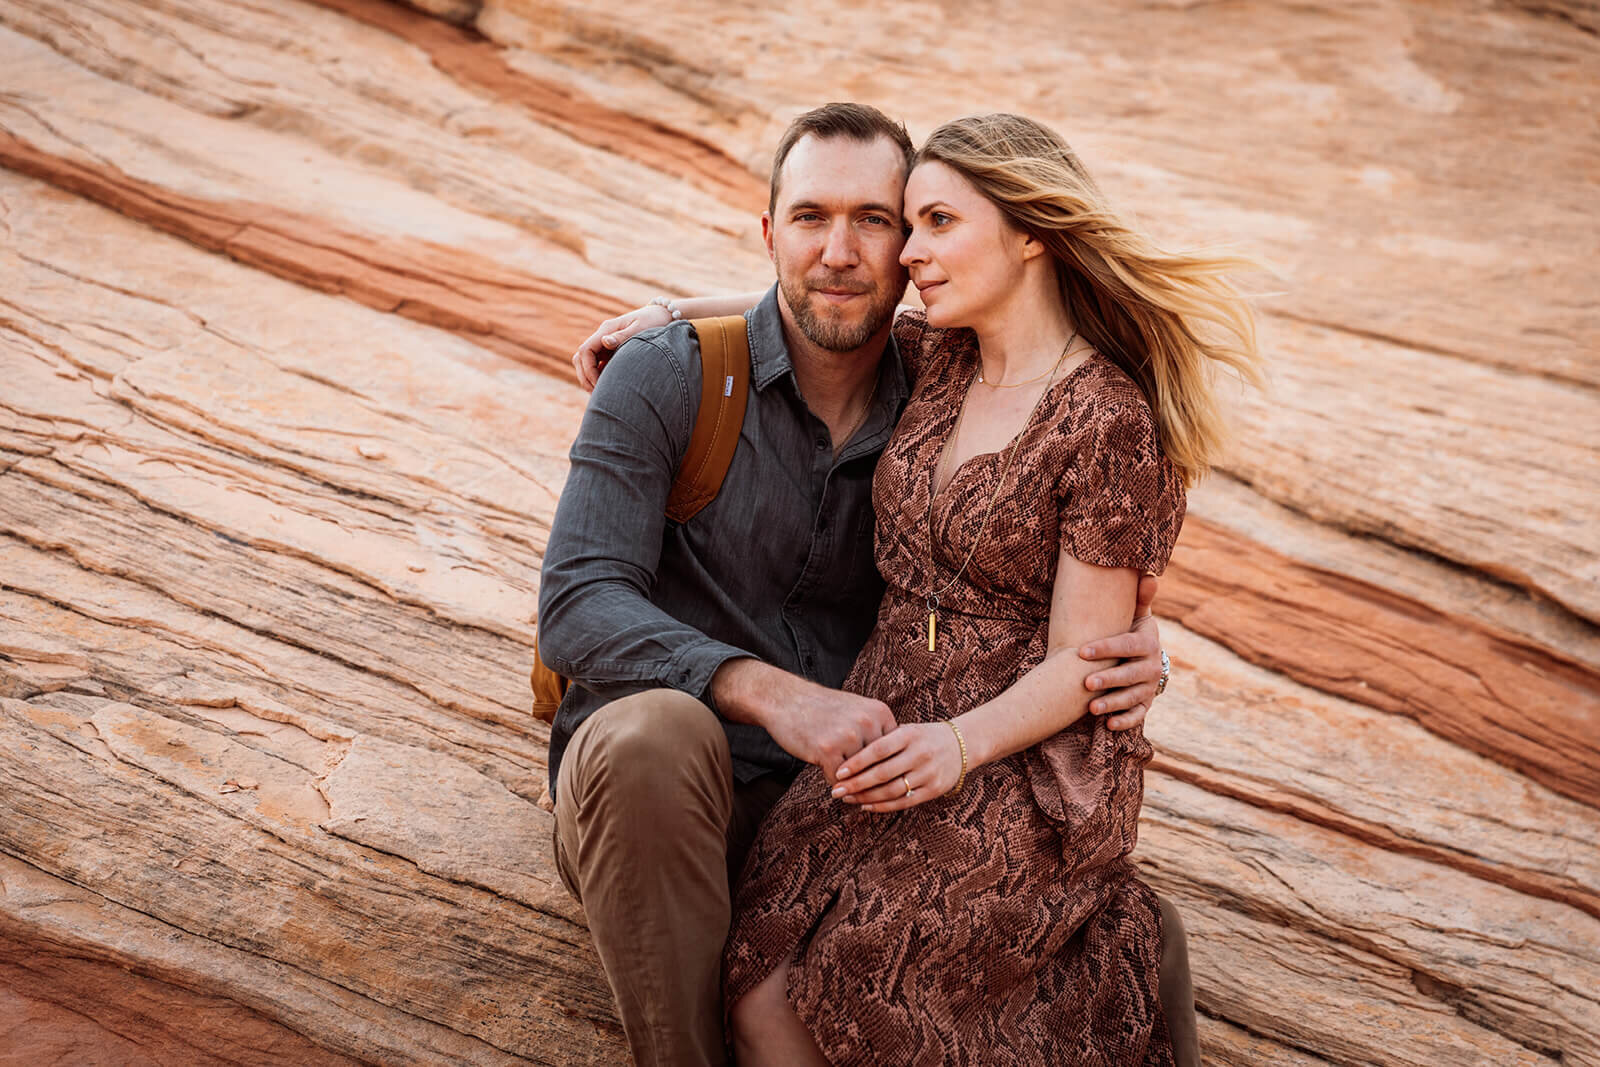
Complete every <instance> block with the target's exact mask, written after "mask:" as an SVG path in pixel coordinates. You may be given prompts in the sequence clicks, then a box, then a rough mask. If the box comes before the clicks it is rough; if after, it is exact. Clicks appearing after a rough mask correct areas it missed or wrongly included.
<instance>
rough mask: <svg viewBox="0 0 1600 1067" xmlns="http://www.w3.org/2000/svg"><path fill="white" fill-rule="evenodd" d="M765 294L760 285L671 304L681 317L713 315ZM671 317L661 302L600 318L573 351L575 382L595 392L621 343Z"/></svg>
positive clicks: (733, 311) (736, 311)
mask: <svg viewBox="0 0 1600 1067" xmlns="http://www.w3.org/2000/svg"><path fill="white" fill-rule="evenodd" d="M765 295H766V290H764V289H763V290H761V291H760V292H756V293H739V294H737V295H735V296H690V297H685V298H683V299H682V300H674V301H672V304H673V307H675V308H676V309H677V311H678V316H679V317H681V318H685V319H712V318H717V317H719V316H722V315H742V314H743V313H744V312H746V311H749V310H750V309H751V308H753V307H755V306H756V305H757V304H759V303H760V302H761V298H762V297H763V296H765ZM672 320H673V315H672V312H671V311H669V310H668V309H667V308H666V307H665V306H663V305H662V304H646V305H645V306H644V307H640V308H634V309H633V310H632V311H625V312H623V313H622V314H621V315H618V316H617V317H616V318H614V319H607V320H606V321H604V322H602V323H601V324H600V325H599V326H598V327H597V328H596V329H595V331H594V333H591V334H590V335H589V336H588V337H586V338H584V341H583V344H581V345H579V346H578V351H577V352H575V353H573V356H572V369H573V371H574V373H576V374H577V376H578V384H579V385H581V386H583V388H584V391H585V392H590V393H592V392H594V386H595V383H596V382H598V381H599V380H600V371H601V369H602V368H603V367H604V366H605V363H606V360H608V359H610V358H611V356H612V354H613V353H615V352H616V350H617V349H619V348H621V347H622V345H623V342H625V341H627V340H628V338H630V337H632V336H634V335H635V334H637V333H639V332H640V331H641V330H648V329H651V328H653V327H656V326H665V325H667V324H668V323H670V322H672Z"/></svg>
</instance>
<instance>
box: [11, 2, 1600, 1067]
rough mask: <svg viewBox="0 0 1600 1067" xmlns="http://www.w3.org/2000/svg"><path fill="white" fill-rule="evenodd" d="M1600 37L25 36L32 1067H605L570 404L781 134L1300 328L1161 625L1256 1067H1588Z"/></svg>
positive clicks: (748, 202)
mask: <svg viewBox="0 0 1600 1067" xmlns="http://www.w3.org/2000/svg"><path fill="white" fill-rule="evenodd" d="M1597 28H1600V16H1597V13H1596V8H1595V6H1594V5H1593V4H1591V3H1583V2H1562V3H1549V4H1545V3H1515V4H1514V3H1497V2H1490V0H1471V2H1468V3H1463V4H1455V5H1430V4H1421V3H1400V2H1396V0H1373V2H1371V3H1364V4H1360V5H1346V6H1343V7H1334V8H1327V7H1314V6H1311V7H1308V6H1301V7H1282V6H1277V5H1266V4H1261V3H1255V2H1244V3H1233V4H1194V3H1183V2H1173V3H1157V4H1149V5H1144V6H1141V7H1128V6H1127V5H1119V4H1110V3H1101V4H1091V5H1073V6H1071V7H1070V8H1068V9H1066V10H1063V9H1061V8H1060V7H1059V5H1046V4H1037V5H1029V6H1017V5H1010V6H993V5H990V6H987V7H979V8H971V7H970V6H969V7H966V8H960V7H939V6H927V5H922V6H904V5H902V6H899V7H894V6H891V7H888V8H883V7H865V8H861V7H856V6H850V5H844V4H841V3H835V2H833V0H826V2H823V3H821V4H820V5H811V6H810V7H808V8H806V9H805V10H804V11H801V10H800V9H781V8H779V9H774V8H770V7H768V6H766V5H756V4H753V3H745V4H726V3H718V4H710V3H692V4H689V5H678V6H676V7H672V8H661V9H653V10H652V12H651V13H650V14H649V15H648V16H645V17H641V15H640V13H639V12H638V10H637V9H636V8H635V7H634V6H632V5H627V4H622V3H618V2H616V0H601V2H597V3H589V4H585V5H581V6H578V5H556V4H548V3H542V2H535V0H482V2H479V0H427V2H420V0H419V2H418V3H416V4H415V5H413V6H411V7H406V6H402V5H399V4H391V3H386V2H384V0H319V2H317V3H311V2H306V0H272V2H270V3H259V2H246V0H43V2H39V0H0V62H3V67H0V69H3V70H4V71H5V73H4V74H3V75H0V1063H7V1064H9V1063H17V1064H23V1063H26V1064H30V1065H31V1064H35V1063H45V1064H50V1063H60V1064H68V1063H71V1064H82V1063H119V1064H120V1063H139V1062H185V1063H208V1062H240V1063H281V1062H294V1063H335V1062H348V1061H351V1060H355V1061H363V1062H374V1063H430V1064H431V1063H473V1064H477V1063H517V1062H533V1063H614V1062H618V1061H619V1060H621V1059H622V1058H624V1057H625V1052H624V1051H623V1050H622V1045H621V1041H620V1033H619V1031H618V1028H617V1024H616V1022H615V1018H614V1015H613V1013H612V1011H611V1007H610V1003H609V994H608V992H607V990H606V987H605V985H604V981H603V979H602V978H601V976H600V974H599V972H598V969H597V965H596V962H595V959H594V955H593V952H592V949H591V948H590V946H589V944H588V941H587V938H586V936H585V933H584V930H583V916H582V913H581V909H579V908H577V907H576V906H575V905H574V904H573V903H572V902H571V901H570V900H569V899H568V898H567V896H566V894H565V892H564V891H563V890H562V889H561V887H560V884H559V881H558V880H557V879H556V877H555V875H554V872H553V870H552V868H551V864H550V858H549V854H548V844H547V842H548V832H549V825H548V816H547V815H546V814H545V813H543V812H542V811H540V810H539V809H538V807H537V805H536V803H535V802H536V800H537V798H538V796H539V793H540V791H541V786H542V781H543V778H544V774H545V766H544V744H545V740H546V737H547V734H546V732H545V730H544V728H543V727H542V726H540V725H539V724H537V723H535V722H533V721H532V720H531V719H530V718H529V717H528V715H527V713H526V693H525V690H524V686H525V675H526V668H527V664H528V660H529V658H530V654H531V633H532V630H531V615H532V612H533V609H534V605H535V600H536V593H537V587H538V567H539V559H540V554H541V552H542V548H543V543H544V536H545V531H546V530H547V528H548V525H547V524H548V521H549V518H550V515H551V513H552V509H553V507H554V502H555V499H556V497H557V496H558V495H559V492H560V486H561V482H562V479H563V477H564V472H565V451H566V446H567V443H568V441H569V439H570V436H571V434H572V431H573V430H574V428H575V427H576V425H577V420H578V417H579V415H580V413H581V406H582V397H581V395H580V394H579V393H578V392H577V390H576V389H575V388H574V387H573V386H571V385H570V384H569V383H568V382H567V380H566V377H565V373H564V370H563V367H564V360H565V356H566V354H567V353H568V352H570V350H571V348H572V346H573V345H574V344H575V342H576V340H577V339H578V338H579V337H580V336H581V335H582V334H583V333H584V332H586V330H587V328H588V326H589V325H590V324H591V323H592V322H593V321H594V320H595V319H596V318H597V317H599V316H602V315H604V314H607V313H609V312H611V311H613V310H615V309H619V308H622V307H626V306H630V305H633V304H635V303H638V302H640V301H642V300H644V299H646V298H648V297H649V296H650V295H652V294H654V293H656V292H661V291H669V292H705V291H719V290H729V289H745V288H751V287H754V286H759V285H761V284H764V283H765V281H766V280H767V279H768V278H769V277H770V266H769V265H768V264H767V262H766V259H765V256H764V253H763V252H762V250H761V248H760V244H759V240H758V229H757V227H756V225H755V216H756V214H757V213H759V211H760V208H761V207H762V206H763V203H764V200H765V165H766V159H767V156H768V153H769V152H770V150H771V147H772V145H773V144H774V142H775V141H776V138H777V135H778V133H779V131H781V129H782V127H783V125H784V124H785V123H786V122H787V120H788V118H789V117H790V116H792V115H793V114H794V113H796V112H797V111H799V110H801V109H803V108H804V107H807V106H810V105H812V104H815V103H817V102H820V101H822V100H826V99H835V98H858V99H865V100H870V101H873V102H876V103H879V104H881V105H883V106H885V107H887V108H888V109H890V110H891V111H893V112H895V113H897V114H900V115H902V116H904V117H905V118H906V119H907V121H908V122H909V123H910V125H911V128H912V132H913V134H914V135H921V134H925V133H926V132H927V131H928V130H930V129H931V128H932V127H933V126H934V125H935V124H936V123H937V122H939V121H940V120H942V119H945V118H948V117H951V116H953V115H958V114H963V113H969V112H972V111H976V110H992V109H1013V110H1019V111H1023V112H1026V113H1029V114H1033V115H1036V116H1039V117H1041V118H1043V119H1046V120H1047V121H1050V122H1052V123H1054V124H1055V125H1057V126H1058V127H1059V128H1061V129H1062V130H1063V132H1065V133H1066V134H1067V135H1068V136H1069V137H1070V138H1071V139H1072V140H1073V141H1074V142H1075V143H1076V144H1077V145H1078V146H1079V148H1080V150H1081V151H1082V152H1083V153H1084V155H1085V156H1086V158H1087V159H1088V161H1089V162H1090V165H1091V166H1092V167H1093V168H1094V169H1095V171H1096V173H1097V174H1098V175H1099V176H1100V177H1101V178H1102V181H1103V184H1104V185H1106V186H1107V188H1108V190H1109V191H1110V192H1111V193H1112V195H1113V196H1114V197H1115V198H1117V199H1118V200H1119V201H1120V202H1121V203H1123V204H1124V205H1126V206H1127V207H1128V208H1130V209H1131V210H1133V211H1135V212H1136V213H1137V214H1138V215H1139V216H1140V217H1141V218H1143V219H1144V220H1145V221H1146V222H1147V223H1148V224H1149V225H1150V226H1151V227H1152V228H1153V229H1154V230H1156V231H1157V232H1158V234H1160V235H1162V236H1163V237H1165V238H1169V239H1170V238H1179V237H1181V238H1184V239H1226V240H1231V241H1236V242H1237V243H1239V244H1241V245H1243V246H1244V247H1245V248H1246V250H1249V251H1253V252H1256V253H1258V254H1262V255H1264V256H1266V257H1267V258H1268V259H1269V260H1271V261H1272V262H1273V264H1274V265H1275V266H1276V267H1277V268H1278V270H1279V271H1280V273H1281V274H1282V275H1283V278H1282V280H1281V282H1279V283H1276V285H1277V288H1278V289H1280V290H1281V292H1280V293H1279V294H1278V295H1274V296H1271V297H1269V298H1266V299H1264V300H1263V302H1262V310H1263V318H1262V336H1263V339H1264V341H1265V344H1266V347H1267V350H1268V351H1269V353H1270V354H1271V356H1272V359H1273V365H1274V388H1273V390H1272V392H1271V393H1270V394H1268V395H1267V396H1265V397H1246V398H1243V399H1242V400H1241V401H1240V405H1241V406H1240V415H1239V424H1240V435H1239V440H1238V442H1237V446H1236V447H1235V449H1234V451H1233V452H1232V453H1231V455H1230V458H1229V461H1228V463H1227V464H1226V466H1225V468H1224V470H1223V471H1221V472H1220V473H1219V474H1218V475H1217V476H1215V477H1214V478H1213V479H1212V480H1211V481H1210V482H1208V483H1207V484H1206V485H1205V486H1204V487H1203V488H1202V489H1201V490H1200V491H1198V492H1197V493H1196V494H1195V495H1194V497H1193V500H1192V508H1191V519H1190V521H1189V524H1188V526H1187V528H1186V530H1185V533H1184V537H1183V541H1182V543H1181V544H1180V546H1179V550H1178V553H1177V555H1176V557H1175V559H1174V563H1173V567H1172V570H1171V572H1170V575H1169V578H1168V579H1167V580H1166V581H1165V582H1164V584H1163V593H1162V599H1161V602H1160V604H1159V605H1158V610H1159V611H1160V612H1161V613H1162V614H1163V616H1164V623H1163V633H1164V635H1165V639H1166V643H1167V645H1168V647H1169V649H1170V650H1171V651H1172V654H1173V657H1174V660H1175V663H1176V665H1177V668H1178V673H1177V676H1176V679H1175V681H1174V685H1173V688H1172V689H1171V690H1170V691H1169V694H1168V695H1167V696H1166V697H1164V698H1163V699H1162V701H1161V702H1160V704H1159V705H1158V707H1157V710H1156V712H1155V714H1154V717H1153V718H1152V720H1151V723H1150V729H1149V732H1150V735H1151V737H1152V740H1154V741H1155V742H1156V745H1157V748H1158V756H1157V760H1156V763H1155V764H1154V766H1153V768H1152V770H1151V773H1150V774H1149V776H1148V788H1147V802H1146V812H1145V820H1144V834H1143V835H1142V839H1141V844H1140V857H1141V861H1142V863H1143V864H1144V866H1145V869H1146V871H1147V872H1148V874H1149V876H1150V878H1151V879H1152V880H1153V881H1154V882H1156V884H1158V885H1159V886H1160V887H1161V888H1162V889H1163V891H1165V892H1168V893H1170V894H1172V895H1173V896H1174V897H1176V898H1177V899H1178V900H1179V902H1180V905H1181V907H1182V908H1183V911H1184V914H1185V917H1186V920H1187V923H1188V927H1189V932H1190V937H1191V940H1192V955H1193V961H1194V968H1195V981H1196V988H1197V994H1198V1001H1199V1007H1200V1010H1201V1013H1202V1037H1203V1039H1204V1041H1205V1044H1206V1048H1207V1051H1208V1058H1209V1060H1210V1061H1211V1062H1216V1063H1224V1064H1283V1065H1304V1064H1322V1063H1384V1064H1419V1065H1421V1064H1427V1065H1433V1064H1479V1063H1492V1064H1502V1063H1528V1064H1555V1063H1562V1064H1568V1065H1573V1064H1591V1065H1593V1064H1600V994H1597V993H1596V990H1600V844H1597V841H1600V810H1597V809H1600V534H1597V533H1596V531H1597V530H1600V522H1597V520H1600V508H1597V506H1596V499H1597V498H1596V494H1595V487H1596V486H1597V485H1600V454H1597V448H1596V444H1595V442H1596V441H1600V293H1597V290H1596V286H1595V283H1594V280H1593V270H1592V264H1593V262H1594V261H1595V258H1596V256H1597V254H1600V229H1597V228H1596V226H1595V225H1594V221H1593V217H1594V215H1593V212H1594V207H1593V205H1594V203H1595V202H1596V194H1597V192H1600V135H1597V132H1596V127H1595V124H1594V122H1593V119H1592V116H1593V115H1594V114H1595V113H1596V110H1597V106H1600V62H1596V60H1597V58H1600V57H1597V53H1600V44H1597V38H1596V36H1595V33H1596V30H1597Z"/></svg>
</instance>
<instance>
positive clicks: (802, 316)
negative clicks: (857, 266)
mask: <svg viewBox="0 0 1600 1067" xmlns="http://www.w3.org/2000/svg"><path fill="white" fill-rule="evenodd" d="M778 287H779V288H780V289H781V290H783V299H784V301H785V302H786V303H787V304H788V305H789V311H790V312H791V313H792V314H793V315H794V324H795V325H796V326H798V327H800V332H801V333H803V334H805V336H806V340H808V341H810V342H811V343H812V344H814V345H816V346H817V347H818V348H823V349H826V350H827V351H829V352H850V351H853V350H855V349H857V348H860V347H861V346H862V345H864V344H866V343H867V340H868V339H869V338H871V337H872V335H873V334H875V333H877V332H878V331H879V330H881V329H883V327H884V324H885V323H887V322H888V321H889V320H890V319H892V318H894V312H895V306H896V304H897V303H898V299H897V296H896V295H895V294H892V293H891V294H886V295H883V296H879V297H877V298H876V299H874V297H873V290H870V289H868V290H864V291H865V292H866V294H867V299H868V301H869V302H870V306H869V307H868V308H867V313H866V315H865V316H864V317H863V318H862V319H861V321H860V322H858V323H854V324H852V323H851V322H849V321H847V320H844V319H840V318H834V317H832V316H828V315H819V314H818V313H817V312H816V311H815V310H814V309H813V308H812V306H811V293H812V290H813V286H810V285H808V284H806V279H804V278H783V277H780V278H779V279H778ZM814 288H816V289H845V290H852V291H854V290H858V289H860V286H859V285H858V284H857V283H854V282H847V281H845V280H843V279H842V278H828V279H825V280H823V281H820V282H818V283H817V284H816V286H815V287H814Z"/></svg>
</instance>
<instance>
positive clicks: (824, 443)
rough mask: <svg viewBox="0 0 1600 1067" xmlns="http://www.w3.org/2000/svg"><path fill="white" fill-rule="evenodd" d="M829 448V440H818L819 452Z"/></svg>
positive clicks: (823, 438)
mask: <svg viewBox="0 0 1600 1067" xmlns="http://www.w3.org/2000/svg"><path fill="white" fill-rule="evenodd" d="M827 447H828V439H827V438H826V437H819V438H817V451H818V452H820V451H822V450H823V449H824V448H827Z"/></svg>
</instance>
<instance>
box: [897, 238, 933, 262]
mask: <svg viewBox="0 0 1600 1067" xmlns="http://www.w3.org/2000/svg"><path fill="white" fill-rule="evenodd" d="M926 258H927V257H926V256H925V255H923V252H922V240H921V238H919V237H918V236H917V231H915V230H912V231H911V236H910V237H907V238H906V244H905V247H904V248H902V249H901V250H900V265H901V266H902V267H909V266H911V265H913V264H915V263H921V262H923V261H924V260H925V259H926Z"/></svg>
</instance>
